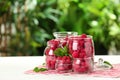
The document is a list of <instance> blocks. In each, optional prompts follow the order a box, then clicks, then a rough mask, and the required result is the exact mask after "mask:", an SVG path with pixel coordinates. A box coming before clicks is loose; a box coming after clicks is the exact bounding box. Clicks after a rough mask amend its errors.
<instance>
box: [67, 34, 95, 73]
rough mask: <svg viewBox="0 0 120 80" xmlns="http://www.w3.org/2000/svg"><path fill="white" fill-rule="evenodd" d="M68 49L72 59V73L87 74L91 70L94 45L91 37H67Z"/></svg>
mask: <svg viewBox="0 0 120 80" xmlns="http://www.w3.org/2000/svg"><path fill="white" fill-rule="evenodd" d="M68 49H69V53H70V54H71V55H72V58H73V71H74V72H77V73H87V72H91V71H92V70H93V66H94V43H93V40H92V36H90V35H79V36H72V37H69V39H68Z"/></svg>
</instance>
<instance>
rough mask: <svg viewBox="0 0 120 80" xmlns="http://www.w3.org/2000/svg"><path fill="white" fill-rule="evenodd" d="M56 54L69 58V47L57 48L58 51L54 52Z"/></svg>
mask: <svg viewBox="0 0 120 80" xmlns="http://www.w3.org/2000/svg"><path fill="white" fill-rule="evenodd" d="M54 54H55V55H56V56H69V53H68V48H67V46H64V47H63V48H57V49H56V50H55V51H54Z"/></svg>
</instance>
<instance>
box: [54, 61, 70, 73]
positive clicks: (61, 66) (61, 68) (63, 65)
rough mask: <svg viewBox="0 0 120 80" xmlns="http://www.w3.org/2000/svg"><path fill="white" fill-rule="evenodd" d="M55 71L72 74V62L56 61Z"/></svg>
mask: <svg viewBox="0 0 120 80" xmlns="http://www.w3.org/2000/svg"><path fill="white" fill-rule="evenodd" d="M55 69H56V71H58V72H61V73H67V72H72V61H70V62H67V61H64V60H56V65H55Z"/></svg>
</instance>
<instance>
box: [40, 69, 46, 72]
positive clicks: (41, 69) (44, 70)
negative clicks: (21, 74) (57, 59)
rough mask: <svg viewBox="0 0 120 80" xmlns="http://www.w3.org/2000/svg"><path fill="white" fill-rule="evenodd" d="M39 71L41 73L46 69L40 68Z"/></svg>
mask: <svg viewBox="0 0 120 80" xmlns="http://www.w3.org/2000/svg"><path fill="white" fill-rule="evenodd" d="M39 70H40V71H41V72H43V71H47V69H46V68H40V69H39Z"/></svg>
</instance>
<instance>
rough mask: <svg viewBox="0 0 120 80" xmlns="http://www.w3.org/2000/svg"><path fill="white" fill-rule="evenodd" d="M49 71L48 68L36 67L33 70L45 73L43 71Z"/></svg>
mask: <svg viewBox="0 0 120 80" xmlns="http://www.w3.org/2000/svg"><path fill="white" fill-rule="evenodd" d="M46 70H47V69H46V68H38V67H35V68H34V69H33V71H34V72H43V71H46Z"/></svg>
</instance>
